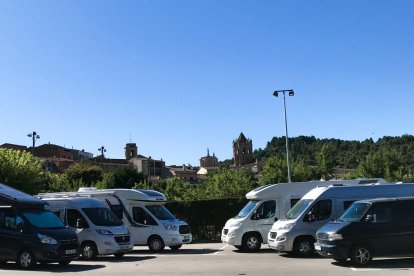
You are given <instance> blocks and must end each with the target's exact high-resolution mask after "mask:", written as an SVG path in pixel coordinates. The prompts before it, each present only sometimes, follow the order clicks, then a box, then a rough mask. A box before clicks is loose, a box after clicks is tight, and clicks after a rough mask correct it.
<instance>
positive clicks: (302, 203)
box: [286, 199, 313, 219]
mask: <svg viewBox="0 0 414 276" xmlns="http://www.w3.org/2000/svg"><path fill="white" fill-rule="evenodd" d="M312 202H313V199H301V200H299V201H298V202H297V203H296V204H295V205H294V206H293V207H292V209H290V210H289V212H288V213H287V215H286V218H287V219H297V218H298V217H299V216H300V215H301V214H302V213H303V212H304V211H305V210H306V209H307V208H308V207H309V205H311V203H312Z"/></svg>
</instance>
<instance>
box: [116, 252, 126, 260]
mask: <svg viewBox="0 0 414 276" xmlns="http://www.w3.org/2000/svg"><path fill="white" fill-rule="evenodd" d="M124 255H125V253H115V254H114V256H115V258H117V259H119V258H122V257H123V256H124Z"/></svg>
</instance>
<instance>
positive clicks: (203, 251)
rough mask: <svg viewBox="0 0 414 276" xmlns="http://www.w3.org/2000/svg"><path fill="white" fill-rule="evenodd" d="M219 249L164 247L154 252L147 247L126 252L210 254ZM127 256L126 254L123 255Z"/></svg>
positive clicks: (144, 253) (145, 253) (143, 253)
mask: <svg viewBox="0 0 414 276" xmlns="http://www.w3.org/2000/svg"><path fill="white" fill-rule="evenodd" d="M217 251H219V249H212V248H201V249H191V248H188V249H187V248H181V249H179V250H169V249H168V248H166V249H165V250H164V251H162V252H159V253H156V252H151V251H149V250H148V249H142V250H136V249H135V250H133V251H132V252H128V253H127V254H129V255H131V254H142V255H150V256H151V255H203V254H210V253H215V252H217ZM125 256H128V255H125Z"/></svg>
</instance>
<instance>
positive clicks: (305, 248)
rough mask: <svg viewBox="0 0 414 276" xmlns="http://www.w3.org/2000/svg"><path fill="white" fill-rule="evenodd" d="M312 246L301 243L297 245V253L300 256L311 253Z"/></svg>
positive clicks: (304, 242)
mask: <svg viewBox="0 0 414 276" xmlns="http://www.w3.org/2000/svg"><path fill="white" fill-rule="evenodd" d="M311 250H312V246H311V244H310V243H309V242H308V241H303V242H301V243H300V244H299V252H300V253H301V254H302V255H307V254H309V253H310V252H311Z"/></svg>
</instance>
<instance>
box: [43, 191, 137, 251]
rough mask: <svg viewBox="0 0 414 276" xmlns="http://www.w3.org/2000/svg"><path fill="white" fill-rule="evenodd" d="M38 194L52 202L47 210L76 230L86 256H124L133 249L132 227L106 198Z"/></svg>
mask: <svg viewBox="0 0 414 276" xmlns="http://www.w3.org/2000/svg"><path fill="white" fill-rule="evenodd" d="M38 197H39V198H41V199H42V200H44V201H46V202H47V203H48V205H45V208H46V209H47V210H50V211H52V212H53V213H54V214H55V215H56V216H58V217H59V218H60V219H61V220H62V221H63V222H64V223H65V224H66V225H67V226H68V227H70V228H72V229H73V230H74V231H75V232H76V234H77V235H78V240H79V243H80V252H81V255H82V257H83V258H84V259H95V258H96V256H97V255H111V254H114V255H115V257H117V258H120V257H122V256H123V255H124V254H125V252H128V251H131V250H133V248H134V244H133V243H132V241H131V237H130V233H129V231H128V229H127V228H126V227H125V225H124V224H123V223H122V221H121V220H120V219H118V218H117V217H116V216H115V214H114V213H112V212H111V210H110V209H109V208H108V206H107V205H106V204H105V203H103V202H102V201H100V200H98V199H94V198H87V197H67V196H64V195H62V196H61V197H57V196H56V195H55V196H54V197H49V196H48V195H47V194H43V195H39V196H38Z"/></svg>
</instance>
